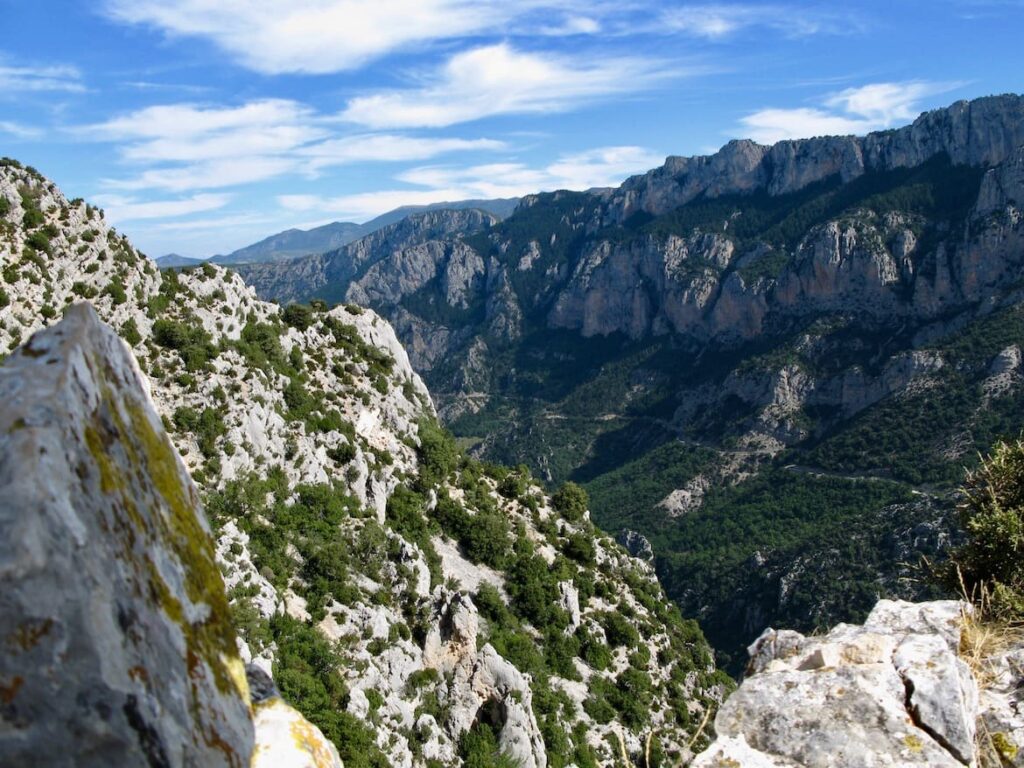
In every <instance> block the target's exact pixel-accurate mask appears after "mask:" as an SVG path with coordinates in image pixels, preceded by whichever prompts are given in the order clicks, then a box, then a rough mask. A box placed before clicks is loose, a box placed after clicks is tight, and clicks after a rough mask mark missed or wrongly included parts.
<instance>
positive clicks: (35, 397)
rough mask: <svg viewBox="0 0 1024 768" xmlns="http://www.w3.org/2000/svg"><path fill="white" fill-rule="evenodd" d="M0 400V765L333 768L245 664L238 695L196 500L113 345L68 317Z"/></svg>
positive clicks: (44, 337) (224, 606)
mask: <svg viewBox="0 0 1024 768" xmlns="http://www.w3.org/2000/svg"><path fill="white" fill-rule="evenodd" d="M0 398H2V402H3V403H4V407H3V409H2V410H0V638H3V639H4V642H3V645H2V648H3V650H2V652H0V717H2V719H3V724H2V725H0V764H2V765H46V766H63V765H68V766H71V765H74V766H110V765H149V766H160V767H164V766H167V767H168V768H169V767H170V766H230V767H232V768H244V766H248V765H250V759H251V765H252V766H275V768H307V767H308V768H341V761H340V760H339V759H338V756H337V752H336V751H335V750H334V747H333V745H331V744H330V742H328V741H327V740H326V739H325V738H324V736H323V734H322V733H321V732H320V731H319V729H317V728H316V727H315V726H313V725H312V724H310V723H309V722H307V721H306V720H305V719H304V718H303V717H302V715H300V714H299V713H298V712H296V711H295V710H294V709H292V708H291V707H290V706H288V704H286V703H285V702H284V701H283V700H282V699H281V698H280V696H279V695H278V693H277V689H276V687H275V686H274V684H273V682H272V681H271V680H270V678H269V677H267V676H266V674H265V673H262V672H259V671H258V670H255V671H254V672H252V673H251V674H254V675H256V680H257V684H256V685H254V686H253V689H252V690H253V693H252V697H251V702H250V686H249V684H248V681H247V677H246V671H245V669H244V668H243V666H242V662H241V660H240V659H239V656H238V641H237V639H236V636H235V630H234V627H233V626H232V624H231V619H230V611H229V609H228V602H227V597H226V595H225V593H224V584H223V581H222V580H221V575H220V570H219V569H218V567H217V564H216V562H215V560H214V549H213V544H212V541H211V539H210V532H209V529H208V527H207V525H206V521H205V518H204V516H203V514H202V510H201V508H200V506H199V501H198V496H197V493H196V489H195V487H194V486H193V484H192V481H191V480H190V479H189V476H188V474H187V473H186V472H185V470H184V468H183V467H182V464H181V462H180V460H179V458H178V455H177V453H176V452H175V451H174V449H173V448H172V446H171V444H170V441H169V440H168V438H167V435H166V434H165V433H164V430H163V426H162V424H161V421H160V419H159V418H157V416H156V413H155V412H154V410H153V407H152V403H151V402H150V400H149V396H148V394H147V392H146V387H145V385H144V383H143V379H142V378H141V377H140V375H139V373H138V369H137V367H136V365H135V361H134V359H133V358H132V356H131V354H130V353H129V352H128V350H127V349H126V348H125V346H124V344H123V343H122V342H121V340H120V339H119V338H118V337H117V335H116V334H115V333H114V332H113V331H112V330H111V329H110V328H109V327H107V326H105V325H104V324H103V323H101V322H100V321H99V319H98V318H97V316H96V314H95V312H94V311H93V310H92V308H91V307H89V306H88V305H84V304H83V305H78V306H75V307H72V308H71V309H70V310H69V311H68V313H67V315H66V317H65V319H64V320H63V321H62V322H60V323H59V324H58V325H56V326H55V327H54V328H52V329H50V330H48V331H45V332H41V333H38V334H36V335H35V336H33V337H32V338H31V339H30V340H29V342H28V343H27V344H25V345H24V346H23V347H21V348H20V349H19V350H18V351H17V352H16V353H15V354H14V355H13V356H12V357H11V358H10V359H9V360H7V361H6V364H5V365H4V366H3V367H0ZM253 708H255V712H256V714H255V718H254V716H253ZM254 719H255V729H254ZM254 731H255V732H254ZM254 744H255V750H254Z"/></svg>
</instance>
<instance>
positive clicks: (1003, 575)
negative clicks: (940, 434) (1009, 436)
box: [943, 440, 1024, 620]
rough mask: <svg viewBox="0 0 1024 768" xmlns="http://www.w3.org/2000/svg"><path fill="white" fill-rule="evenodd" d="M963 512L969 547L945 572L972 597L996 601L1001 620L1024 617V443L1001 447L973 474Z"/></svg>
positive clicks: (994, 608)
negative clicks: (961, 581) (960, 583)
mask: <svg viewBox="0 0 1024 768" xmlns="http://www.w3.org/2000/svg"><path fill="white" fill-rule="evenodd" d="M958 511H959V514H960V522H961V524H962V525H963V527H964V530H965V531H966V532H967V536H968V540H967V543H966V544H964V545H963V546H962V547H959V548H958V549H957V550H955V551H954V553H953V555H952V557H951V559H950V562H949V564H948V565H947V566H946V568H945V569H944V574H943V575H944V579H945V581H946V582H947V584H948V585H949V586H950V587H952V588H954V589H956V588H957V587H958V586H959V584H958V582H960V580H961V579H962V580H963V587H965V588H966V591H967V594H968V596H971V597H975V598H981V597H982V596H984V597H985V598H986V599H987V600H990V605H988V606H987V607H989V608H991V609H992V611H993V612H994V613H995V615H996V616H998V617H1000V618H1004V619H1011V620H1019V619H1021V618H1024V441H1021V440H1015V441H1013V442H1000V443H997V444H996V445H995V447H994V448H993V449H992V451H991V453H990V454H989V455H988V456H987V457H986V458H984V459H983V460H982V462H981V465H980V466H979V467H978V468H977V469H976V470H974V471H972V472H969V473H968V474H967V478H966V480H965V482H964V487H963V500H962V501H961V503H960V505H959V507H958Z"/></svg>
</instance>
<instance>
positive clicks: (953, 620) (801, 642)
mask: <svg viewBox="0 0 1024 768" xmlns="http://www.w3.org/2000/svg"><path fill="white" fill-rule="evenodd" d="M963 610H964V607H963V606H962V605H961V604H960V603H958V602H955V601H937V602H932V603H921V604H913V603H905V602H899V601H891V600H882V601H879V603H878V605H877V606H876V607H875V609H874V610H873V611H872V612H871V614H870V616H869V617H868V619H867V620H866V621H865V622H864V625H863V626H854V625H850V624H840V625H838V626H837V627H835V628H834V629H833V630H832V631H831V632H829V633H828V634H826V635H824V636H822V637H804V636H803V635H801V634H799V633H797V632H792V631H780V632H776V631H774V630H770V629H769V630H767V631H765V633H764V634H763V635H762V636H761V637H760V638H759V639H758V640H757V642H755V643H754V644H753V645H752V646H751V648H750V653H751V663H750V667H749V669H748V677H747V678H746V679H745V680H744V681H743V683H742V685H741V686H740V687H739V689H738V690H737V691H736V692H735V693H734V694H733V695H732V697H730V698H729V699H728V700H727V701H726V703H725V704H724V705H723V707H722V709H721V710H720V711H719V713H718V716H717V717H716V719H715V729H716V731H717V733H718V739H717V741H716V742H715V743H713V744H712V745H711V747H710V748H709V749H708V750H707V751H705V752H704V753H703V754H701V755H699V756H698V757H697V759H696V760H695V761H694V763H693V766H694V768H711V767H712V766H726V765H741V766H789V765H801V766H808V767H809V768H826V767H827V768H878V767H879V766H914V765H928V766H949V768H953V767H954V766H962V765H965V764H974V760H975V721H976V719H977V717H978V715H979V698H978V684H977V681H976V680H975V679H974V677H973V675H972V674H971V670H970V668H969V667H968V666H967V664H965V663H964V661H963V660H961V659H960V658H959V655H958V651H959V646H960V625H961V620H962V611H963Z"/></svg>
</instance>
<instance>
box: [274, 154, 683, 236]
mask: <svg viewBox="0 0 1024 768" xmlns="http://www.w3.org/2000/svg"><path fill="white" fill-rule="evenodd" d="M663 160H664V158H663V157H662V156H661V155H657V154H654V153H653V152H651V151H650V150H647V149H644V148H642V147H602V148H599V149H592V150H588V151H586V152H580V153H577V154H572V155H564V156H562V157H560V158H559V159H558V160H556V161H555V162H553V163H551V164H550V165H548V166H546V167H543V168H530V167H528V166H526V165H523V164H522V163H490V164H485V165H476V166H472V167H469V168H453V167H450V166H426V167H422V168H414V169H412V170H409V171H406V172H404V173H401V174H399V175H398V176H397V177H396V180H397V181H400V182H403V183H405V184H407V185H410V188H406V189H385V190H380V191H376V192H367V193H362V194H354V195H343V196H340V197H333V198H323V197H318V196H315V195H281V196H279V197H278V198H277V200H278V203H279V204H280V205H281V206H282V207H283V208H285V209H287V210H289V211H294V212H314V211H315V212H321V213H330V214H334V215H336V216H340V217H342V218H346V219H353V220H356V221H362V220H365V219H369V218H371V217H373V216H376V215H378V214H381V213H384V212H385V211H389V210H392V209H394V208H398V207H400V206H403V205H426V204H429V203H438V202H445V201H454V200H468V199H480V198H483V199H487V198H496V197H521V196H522V195H527V194H530V193H533V192H539V191H542V190H556V189H576V190H583V189H590V188H592V187H606V186H613V185H616V184H619V183H621V182H622V181H623V179H624V178H625V177H627V176H629V175H631V174H633V173H639V172H641V171H646V170H647V169H649V168H651V167H653V166H655V165H658V164H660V163H661V162H662V161H663Z"/></svg>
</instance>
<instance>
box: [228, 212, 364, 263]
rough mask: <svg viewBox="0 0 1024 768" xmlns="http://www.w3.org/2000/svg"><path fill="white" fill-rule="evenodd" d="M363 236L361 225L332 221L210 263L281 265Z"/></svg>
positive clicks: (268, 239)
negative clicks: (277, 263)
mask: <svg viewBox="0 0 1024 768" xmlns="http://www.w3.org/2000/svg"><path fill="white" fill-rule="evenodd" d="M363 234H364V231H363V225H361V224H353V223H352V222H350V221H335V222H333V223H331V224H324V225H323V226H321V227H314V228H313V229H305V230H304V229H286V230H285V231H284V232H278V233H277V234H276V235H271V236H270V237H266V238H264V239H263V240H260V241H259V242H258V243H253V244H252V245H247V246H245V247H244V248H239V249H238V250H237V251H232V252H231V253H229V254H227V255H224V256H213V257H212V258H210V261H211V262H213V263H214V264H255V263H259V262H264V261H283V260H287V259H294V258H296V257H298V256H305V255H307V254H310V253H321V252H323V251H329V250H331V249H333V248H340V247H341V246H343V245H345V243H350V242H352V241H353V240H356V239H358V238H359V237H362V235H363Z"/></svg>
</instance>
